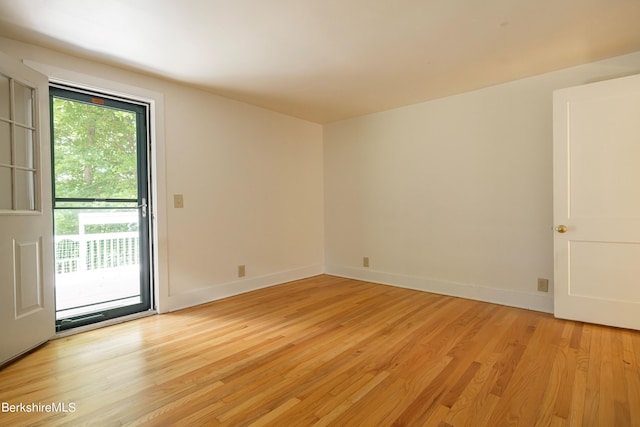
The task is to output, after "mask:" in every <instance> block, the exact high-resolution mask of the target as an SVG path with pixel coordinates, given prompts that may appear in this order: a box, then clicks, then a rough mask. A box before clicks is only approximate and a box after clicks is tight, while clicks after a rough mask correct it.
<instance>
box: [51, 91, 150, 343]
mask: <svg viewBox="0 0 640 427" xmlns="http://www.w3.org/2000/svg"><path fill="white" fill-rule="evenodd" d="M54 98H60V99H67V100H70V101H76V102H81V103H86V104H89V105H97V106H103V107H105V108H114V109H118V110H125V111H130V112H133V113H135V114H136V132H137V135H136V141H137V177H138V182H137V185H138V188H137V190H138V191H137V193H138V197H137V199H135V200H134V199H95V198H92V199H69V198H56V193H55V177H53V179H52V195H53V209H54V211H55V210H56V209H69V207H60V206H56V202H80V203H82V202H105V203H106V204H108V203H131V202H135V204H136V206H137V209H138V224H139V226H138V230H139V239H140V240H139V248H140V251H139V256H140V299H141V302H140V303H138V304H132V305H128V306H124V307H117V308H112V309H106V310H102V311H99V312H95V313H90V314H84V315H78V316H72V317H69V318H65V319H57V320H56V331H63V330H67V329H71V328H75V327H79V326H84V325H89V324H93V323H97V322H102V321H105V320H110V319H115V318H118V317H122V316H126V315H130V314H134V313H139V312H143V311H148V310H151V309H152V306H153V304H152V302H153V301H152V289H151V287H152V286H151V285H152V275H151V272H152V270H153V269H152V260H153V257H152V245H151V242H152V239H151V230H152V227H151V217H152V216H151V212H152V210H151V200H150V194H151V192H150V182H151V174H150V172H151V171H150V168H149V153H150V138H149V127H148V124H149V111H150V106H149V104H147V103H144V102H139V101H133V100H130V99H125V98H120V97H116V96H113V95H108V94H103V93H99V92H95V91H87V90H85V89H80V88H74V87H71V86H65V85H59V84H52V85H51V86H50V87H49V103H50V114H51V118H50V126H51V145H52V150H51V163H52V168H51V171H52V174H54V173H55V150H54V147H53V145H54V141H55V129H54V121H53V114H54V109H53V99H54ZM77 209H87V207H78V208H77ZM94 209H100V208H98V207H94ZM103 209H104V208H103ZM109 209H113V207H109ZM116 209H117V208H116ZM125 209H131V207H130V206H129V207H126V208H125Z"/></svg>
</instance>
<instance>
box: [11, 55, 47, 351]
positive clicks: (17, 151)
mask: <svg viewBox="0 0 640 427" xmlns="http://www.w3.org/2000/svg"><path fill="white" fill-rule="evenodd" d="M48 84H49V83H48V79H47V77H46V76H44V75H42V74H40V73H37V72H35V71H34V70H32V69H30V68H28V67H26V66H24V65H23V64H21V63H20V62H18V61H17V60H15V59H12V58H9V57H8V56H6V55H4V54H1V53H0V364H2V363H4V362H6V361H8V360H10V359H12V358H14V357H16V356H18V355H20V354H21V353H24V352H26V351H28V350H30V349H32V348H34V347H36V346H38V345H39V344H41V343H43V342H45V341H47V340H48V339H49V338H51V337H52V336H53V335H54V333H55V319H54V311H55V309H54V299H53V289H54V287H53V242H52V239H53V230H52V213H51V212H52V211H51V159H50V142H49V104H48Z"/></svg>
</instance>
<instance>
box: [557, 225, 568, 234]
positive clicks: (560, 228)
mask: <svg viewBox="0 0 640 427" xmlns="http://www.w3.org/2000/svg"><path fill="white" fill-rule="evenodd" d="M555 230H556V231H557V232H558V233H566V232H567V230H568V228H567V226H566V225H563V224H560V225H559V226H557V227H556V228H555Z"/></svg>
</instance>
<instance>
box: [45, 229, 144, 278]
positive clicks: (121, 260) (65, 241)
mask: <svg viewBox="0 0 640 427" xmlns="http://www.w3.org/2000/svg"><path fill="white" fill-rule="evenodd" d="M55 246H56V249H55V250H56V252H55V256H56V274H65V273H76V272H82V271H89V270H97V269H100V268H115V267H122V266H127V265H137V264H138V262H139V256H140V245H139V241H138V232H136V231H130V232H121V233H102V234H74V235H66V236H56V237H55Z"/></svg>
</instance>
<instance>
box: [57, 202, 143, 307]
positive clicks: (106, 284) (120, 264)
mask: <svg viewBox="0 0 640 427" xmlns="http://www.w3.org/2000/svg"><path fill="white" fill-rule="evenodd" d="M90 205H91V204H90V203H88V204H87V206H90ZM101 206H103V205H102V204H96V205H95V206H93V205H91V207H94V208H96V207H101ZM54 215H55V227H56V230H55V256H56V258H55V267H56V311H57V313H58V314H57V317H58V319H62V318H66V317H71V316H74V315H79V314H86V313H91V312H97V311H101V310H106V309H111V308H116V307H123V306H127V305H131V304H137V303H140V302H141V301H142V299H141V298H142V297H141V294H140V242H139V232H138V210H137V209H135V208H134V209H121V210H107V209H105V210H90V209H83V210H77V209H73V210H72V209H57V210H56V211H55V213H54Z"/></svg>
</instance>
